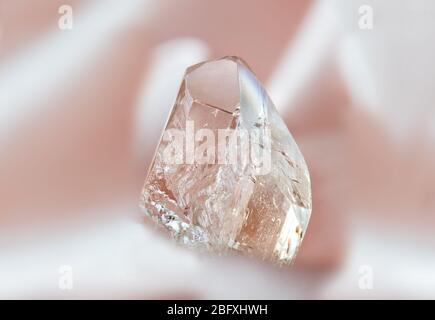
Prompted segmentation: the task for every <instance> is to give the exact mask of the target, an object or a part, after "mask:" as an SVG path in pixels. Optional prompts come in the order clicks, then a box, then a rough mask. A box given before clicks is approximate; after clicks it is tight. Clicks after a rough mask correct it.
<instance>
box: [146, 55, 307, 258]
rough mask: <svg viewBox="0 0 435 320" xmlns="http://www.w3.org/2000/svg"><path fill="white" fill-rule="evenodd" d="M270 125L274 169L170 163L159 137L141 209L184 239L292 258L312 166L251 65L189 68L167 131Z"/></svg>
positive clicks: (221, 62)
mask: <svg viewBox="0 0 435 320" xmlns="http://www.w3.org/2000/svg"><path fill="white" fill-rule="evenodd" d="M186 121H194V123H195V129H196V130H198V129H200V128H209V129H212V130H217V129H224V128H232V129H235V130H239V129H247V130H250V129H268V130H270V133H271V170H270V172H268V173H267V174H261V175H259V174H256V171H255V170H253V165H252V164H250V163H240V164H238V165H229V164H218V163H215V164H211V165H210V164H168V163H166V162H165V161H163V150H164V148H165V147H166V143H165V142H164V141H163V140H161V141H160V143H159V145H158V147H157V151H156V154H155V156H154V160H153V162H152V164H151V166H150V169H149V172H148V176H147V178H146V181H145V185H144V188H143V191H142V197H141V207H142V209H143V210H144V212H145V213H146V214H147V215H148V216H149V217H151V218H152V219H153V220H154V221H156V222H157V223H158V224H159V225H161V226H162V227H164V229H166V230H168V231H169V233H170V234H171V235H172V236H173V237H174V238H175V239H176V240H178V241H179V242H181V243H183V244H185V245H188V246H190V247H199V248H206V249H208V250H211V251H215V252H219V253H222V252H228V251H234V250H235V251H239V252H243V253H246V254H249V255H255V256H259V257H261V258H263V259H268V260H273V261H276V262H279V263H289V262H291V261H292V260H293V258H294V257H295V254H296V252H297V250H298V248H299V246H300V244H301V242H302V239H303V236H304V234H305V230H306V228H307V225H308V221H309V217H310V214H311V186H310V178H309V173H308V169H307V166H306V164H305V161H304V159H303V156H302V154H301V153H300V151H299V149H298V147H297V145H296V143H295V141H294V140H293V138H292V136H291V134H290V133H289V131H288V129H287V127H286V125H285V123H284V122H283V120H282V119H281V117H280V116H279V114H278V112H277V111H276V109H275V107H274V105H273V103H272V102H271V100H270V98H269V97H268V95H267V93H266V92H265V90H264V89H263V87H262V86H261V84H260V82H259V81H258V80H257V78H256V77H255V75H254V74H253V73H252V71H251V70H250V69H249V68H248V67H247V65H246V64H245V63H244V62H243V61H242V60H240V59H239V58H236V57H225V58H222V59H218V60H212V61H207V62H203V63H200V64H197V65H194V66H192V67H190V68H188V69H187V71H186V74H185V76H184V79H183V82H182V85H181V87H180V91H179V93H178V96H177V99H176V102H175V105H174V107H173V109H172V111H171V114H170V116H169V119H168V122H167V124H166V128H165V130H167V129H171V128H177V129H185V127H186Z"/></svg>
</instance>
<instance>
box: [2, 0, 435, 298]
mask: <svg viewBox="0 0 435 320" xmlns="http://www.w3.org/2000/svg"><path fill="white" fill-rule="evenodd" d="M65 5H66V6H67V7H65ZM367 5H368V6H369V9H372V12H373V28H369V29H365V28H361V27H360V23H361V19H362V18H364V17H363V16H364V15H365V14H366V11H364V10H365V9H367V7H364V6H367ZM65 8H66V10H67V11H65ZM68 10H72V11H71V17H72V20H70V21H72V25H71V28H67V29H65V28H64V26H65V25H64V24H62V23H63V22H64V20H63V19H64V18H65V14H66V12H70V11H68ZM361 10H362V11H361ZM434 17H435V3H434V2H433V1H430V0H416V1H412V2H411V1H400V2H398V1H393V0H383V1H380V0H365V1H361V0H348V1H338V0H319V1H298V0H292V1H289V0H278V1H273V2H270V1H252V0H249V1H248V0H241V1H229V0H220V1H202V0H183V1H169V0H163V1H156V0H141V1H139V0H126V1H114V0H105V1H102V0H89V1H80V0H73V1H68V2H64V1H60V0H51V1H48V0H35V1H32V2H31V3H30V2H29V1H24V0H14V1H12V0H0V298H6V299H15V298H59V299H63V298H104V299H105V298H109V299H110V298H155V299H158V298H200V299H202V298H204V299H206V298H209V299H215V298H224V299H225V298H228V299H233V298H240V299H251V298H256V299H270V298H275V299H292V298H313V299H324V298H334V299H335V298H350V299H360V298H362V299H365V298H398V299H401V298H435V255H434V252H435V232H434V227H435V171H434V165H433V164H434V163H435V147H434V142H435V105H434V103H435V90H434V89H433V88H434V86H435V80H434V79H435V63H434V62H433V57H435V42H434V41H433V39H435V20H434ZM224 55H237V56H240V57H242V58H243V59H244V60H246V61H247V62H248V63H249V64H250V66H251V67H252V69H253V70H254V71H255V72H256V73H257V75H258V77H259V79H260V80H261V81H262V82H263V84H264V85H265V87H266V88H267V89H268V91H269V93H270V95H271V98H272V100H273V101H274V102H275V105H276V106H277V108H278V110H279V111H280V113H281V115H282V116H283V117H284V118H285V119H286V122H287V125H288V127H289V129H290V131H291V132H292V133H293V135H294V137H295V139H296V141H297V142H298V144H299V146H300V148H301V150H302V152H303V154H304V156H305V157H306V160H307V162H308V165H309V169H310V172H311V175H312V180H313V182H312V183H313V186H312V188H313V213H312V216H311V221H310V225H309V227H308V230H307V234H306V237H305V240H304V243H303V244H302V248H301V250H300V253H299V255H298V257H297V259H296V264H295V266H293V267H291V268H279V267H276V266H273V265H270V264H267V263H262V262H258V261H256V260H252V259H247V258H242V257H213V256H200V255H198V254H196V253H194V252H191V251H189V250H185V249H183V248H180V247H178V246H175V245H173V244H172V243H171V242H170V241H167V239H166V238H165V237H162V236H161V235H160V234H158V233H156V232H155V231H154V230H153V228H152V226H147V225H146V223H144V221H143V217H142V214H141V213H140V212H139V210H138V199H139V193H140V190H141V187H142V183H143V181H144V179H145V174H146V170H147V168H148V165H149V162H150V160H151V157H152V155H153V152H154V148H155V145H156V144H157V142H158V138H159V136H160V133H161V130H162V129H163V126H164V123H165V120H166V117H167V115H168V112H169V109H170V108H171V107H172V103H173V100H174V98H175V96H176V94H177V88H178V86H179V83H180V81H181V77H182V75H183V72H184V70H185V68H186V67H187V66H189V65H191V64H194V63H197V62H200V61H203V60H206V59H210V58H217V57H220V56H224ZM65 270H66V271H65ZM65 277H69V278H68V279H69V280H68V281H69V282H68V281H67V282H68V283H69V284H70V285H69V286H67V287H65V286H63V285H62V283H63V282H62V281H64V280H65Z"/></svg>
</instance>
